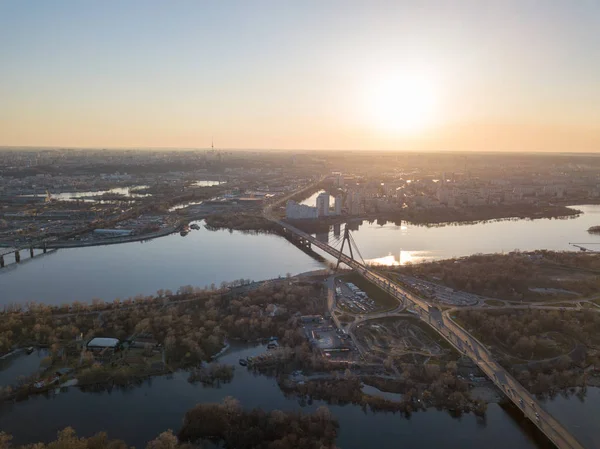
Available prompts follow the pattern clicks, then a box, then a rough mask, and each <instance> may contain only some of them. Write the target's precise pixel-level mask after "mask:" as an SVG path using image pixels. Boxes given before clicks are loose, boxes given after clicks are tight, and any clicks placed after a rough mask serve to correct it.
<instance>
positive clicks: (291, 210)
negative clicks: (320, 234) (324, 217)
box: [285, 200, 317, 220]
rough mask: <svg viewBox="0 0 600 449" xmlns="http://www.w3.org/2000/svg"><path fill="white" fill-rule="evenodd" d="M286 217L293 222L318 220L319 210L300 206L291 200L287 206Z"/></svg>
mask: <svg viewBox="0 0 600 449" xmlns="http://www.w3.org/2000/svg"><path fill="white" fill-rule="evenodd" d="M285 216H286V218H289V219H291V220H305V219H307V218H317V208H316V207H310V206H306V205H304V204H298V203H296V202H295V201H292V200H290V201H288V202H287V204H286V206H285Z"/></svg>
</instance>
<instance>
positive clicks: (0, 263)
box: [0, 256, 4, 268]
mask: <svg viewBox="0 0 600 449" xmlns="http://www.w3.org/2000/svg"><path fill="white" fill-rule="evenodd" d="M0 268H4V256H0Z"/></svg>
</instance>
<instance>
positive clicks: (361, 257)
mask: <svg viewBox="0 0 600 449" xmlns="http://www.w3.org/2000/svg"><path fill="white" fill-rule="evenodd" d="M348 237H349V238H350V243H351V244H352V246H354V249H355V250H356V252H357V253H358V255H359V256H360V260H361V261H362V263H363V265H365V266H366V265H367V264H366V263H365V259H364V258H363V256H362V254H361V253H360V250H359V249H358V245H357V244H356V241H355V240H354V237H352V234H350V233H348Z"/></svg>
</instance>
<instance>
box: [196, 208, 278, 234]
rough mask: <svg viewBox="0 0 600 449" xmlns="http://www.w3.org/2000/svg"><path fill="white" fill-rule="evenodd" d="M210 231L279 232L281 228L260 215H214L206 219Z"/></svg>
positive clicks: (206, 225)
mask: <svg viewBox="0 0 600 449" xmlns="http://www.w3.org/2000/svg"><path fill="white" fill-rule="evenodd" d="M204 221H205V223H206V224H205V225H204V226H205V227H206V229H208V230H211V231H213V230H217V229H229V230H230V231H233V230H235V231H256V232H269V233H274V234H275V233H277V232H279V227H278V226H277V225H276V224H275V223H273V222H272V221H269V220H267V219H265V218H264V217H263V216H262V215H259V214H248V213H238V214H231V213H228V214H213V215H209V216H207V217H206V218H205V219H204Z"/></svg>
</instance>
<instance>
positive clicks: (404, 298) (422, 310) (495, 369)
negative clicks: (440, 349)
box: [264, 207, 583, 449]
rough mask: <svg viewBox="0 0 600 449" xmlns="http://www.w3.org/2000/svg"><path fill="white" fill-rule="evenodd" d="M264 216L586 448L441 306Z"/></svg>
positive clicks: (567, 444)
mask: <svg viewBox="0 0 600 449" xmlns="http://www.w3.org/2000/svg"><path fill="white" fill-rule="evenodd" d="M264 216H265V218H267V219H269V220H271V221H274V222H276V223H278V224H279V225H280V226H281V227H283V229H285V230H286V231H287V232H290V233H292V234H294V235H296V236H297V237H302V238H304V239H305V240H307V241H309V242H310V243H311V244H312V245H314V246H316V247H317V248H319V249H321V250H322V251H325V252H326V253H328V254H330V255H331V256H333V257H335V258H336V259H338V258H339V259H340V260H341V261H342V262H343V263H345V264H346V265H348V266H349V267H350V268H352V269H353V270H355V271H356V272H357V273H359V274H360V275H361V276H363V277H364V278H365V279H367V280H368V281H370V282H372V283H374V284H375V285H377V286H379V287H380V288H382V289H383V290H385V291H387V292H388V293H390V294H391V295H392V296H394V297H395V298H396V299H397V300H398V301H400V302H401V303H402V304H403V305H404V306H411V307H412V308H413V309H414V310H415V311H416V312H417V313H418V316H419V317H420V318H421V319H422V320H423V321H425V322H426V323H427V324H429V325H430V326H431V327H433V328H434V329H435V330H436V331H437V332H438V333H439V334H440V335H441V336H442V337H443V338H445V339H446V340H447V341H448V342H450V344H452V345H453V346H454V347H455V348H456V349H457V350H458V351H459V352H461V353H462V354H464V355H466V356H468V357H470V358H471V359H472V360H473V361H474V362H475V363H476V364H477V366H479V368H480V369H481V370H482V371H483V372H484V373H485V374H486V375H487V376H488V377H489V378H490V379H491V380H492V381H493V382H494V383H495V384H496V385H497V386H498V388H500V389H501V390H502V391H503V392H504V393H505V394H506V396H507V397H508V398H509V399H510V400H512V401H513V402H514V403H515V404H516V405H517V407H519V408H520V409H521V410H522V411H523V413H524V414H525V416H527V417H528V418H529V419H530V420H531V421H532V422H533V423H534V424H535V425H536V426H537V427H538V428H539V429H540V430H541V431H542V432H543V433H544V434H545V435H546V436H547V437H548V439H550V440H551V441H552V442H553V443H554V444H555V445H556V446H557V447H558V448H559V449H567V448H570V449H583V446H582V445H581V444H580V443H579V442H578V441H577V440H576V439H575V437H573V436H572V435H571V433H570V432H569V431H567V429H565V428H564V427H563V426H562V424H561V423H560V422H558V421H557V420H556V419H555V418H554V417H553V416H552V415H551V414H550V413H548V412H547V411H545V410H544V409H543V408H542V407H541V406H540V405H539V404H538V402H537V401H536V399H535V398H534V397H533V396H532V395H531V394H530V393H529V392H528V391H527V389H526V388H525V387H523V386H522V385H521V384H520V383H519V382H518V381H517V380H516V379H515V378H513V377H512V376H511V375H510V374H509V373H508V372H507V371H506V370H505V369H504V368H503V367H502V366H500V365H499V364H498V363H497V362H496V361H495V360H494V359H493V357H492V355H491V353H490V352H489V351H488V349H487V348H486V346H485V345H483V344H482V343H481V342H479V341H478V340H477V339H476V338H475V337H473V336H472V335H470V334H469V333H468V332H467V331H465V330H464V329H463V328H462V327H460V326H459V325H458V324H456V323H455V322H454V321H453V320H452V319H451V318H450V316H449V315H446V316H445V315H443V314H442V313H441V311H440V310H439V309H437V308H436V307H433V306H431V305H430V304H429V303H427V302H426V301H424V300H423V299H421V298H419V297H417V296H416V295H414V294H412V293H411V292H409V291H407V290H405V289H404V288H403V287H401V286H399V285H398V284H396V283H395V282H394V281H392V280H390V279H388V278H386V277H385V276H383V275H382V274H379V273H377V272H375V271H373V270H371V269H369V268H367V267H366V266H364V265H362V264H360V263H359V262H357V261H355V260H354V259H351V258H350V257H348V256H346V255H345V254H341V253H340V252H339V251H338V250H337V249H335V248H333V247H331V246H329V245H327V244H325V243H323V242H320V241H318V240H317V239H315V238H314V237H312V236H311V235H309V234H307V233H305V232H303V231H301V230H300V229H298V228H296V227H294V226H292V225H290V224H288V223H285V222H282V221H280V220H279V219H277V218H276V217H274V216H273V215H272V214H271V207H267V208H266V209H265V211H264Z"/></svg>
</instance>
